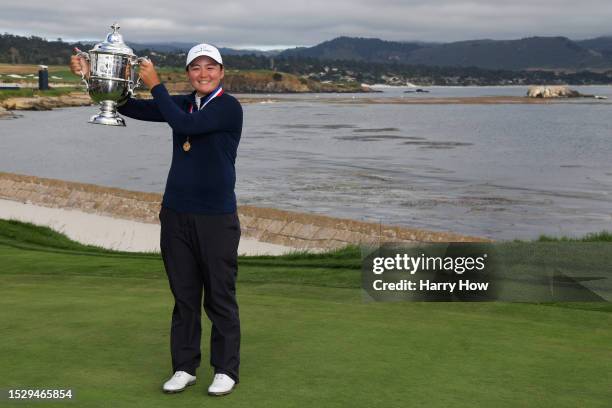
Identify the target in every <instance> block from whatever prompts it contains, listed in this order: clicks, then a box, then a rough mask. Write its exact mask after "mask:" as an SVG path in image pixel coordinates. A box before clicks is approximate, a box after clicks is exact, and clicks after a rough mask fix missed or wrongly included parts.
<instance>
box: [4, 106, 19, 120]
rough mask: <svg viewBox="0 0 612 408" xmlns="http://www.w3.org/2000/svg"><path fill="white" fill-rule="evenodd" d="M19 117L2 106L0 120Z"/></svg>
mask: <svg viewBox="0 0 612 408" xmlns="http://www.w3.org/2000/svg"><path fill="white" fill-rule="evenodd" d="M18 117H19V115H17V114H15V113H13V112H11V111H10V110H7V109H6V108H3V107H2V106H0V119H15V118H18Z"/></svg>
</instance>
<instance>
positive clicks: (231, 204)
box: [118, 84, 242, 214]
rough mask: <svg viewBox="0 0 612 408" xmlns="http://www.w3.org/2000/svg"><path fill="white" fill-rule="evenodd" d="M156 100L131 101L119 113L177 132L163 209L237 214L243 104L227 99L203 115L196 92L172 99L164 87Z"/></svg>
mask: <svg viewBox="0 0 612 408" xmlns="http://www.w3.org/2000/svg"><path fill="white" fill-rule="evenodd" d="M151 94H152V95H153V99H152V100H139V99H133V98H130V99H128V101H127V102H126V103H125V104H124V105H123V106H120V107H119V108H118V111H119V113H121V114H122V115H125V116H129V117H131V118H134V119H139V120H146V121H152V122H168V124H169V125H170V127H171V128H172V139H173V144H172V145H173V147H172V164H171V166H170V172H169V174H168V180H167V182H166V191H165V193H164V199H163V202H162V205H163V206H164V207H168V208H171V209H173V210H175V211H177V212H181V213H195V214H228V213H233V212H235V211H236V194H235V192H234V187H235V184H236V169H235V163H236V151H237V149H238V143H239V142H240V135H241V133H242V107H241V106H240V102H238V101H237V100H236V98H234V97H233V96H230V95H228V94H226V93H223V94H222V95H221V96H218V97H216V98H214V99H213V100H211V101H210V102H209V103H208V104H207V105H206V106H205V107H204V108H202V109H201V110H199V111H198V110H197V107H196V104H195V91H194V92H192V93H191V94H188V95H176V96H170V94H169V93H168V91H167V90H166V87H165V86H164V85H163V84H159V85H157V86H155V87H153V89H152V90H151ZM202 100H204V98H202ZM191 107H193V108H192V109H193V113H190V108H191ZM188 136H189V142H190V143H191V149H190V150H189V152H185V151H184V150H183V143H185V141H186V140H187V137H188Z"/></svg>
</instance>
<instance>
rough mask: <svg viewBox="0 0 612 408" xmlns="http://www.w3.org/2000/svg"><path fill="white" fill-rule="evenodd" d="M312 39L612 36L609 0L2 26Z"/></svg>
mask: <svg viewBox="0 0 612 408" xmlns="http://www.w3.org/2000/svg"><path fill="white" fill-rule="evenodd" d="M113 21H118V22H119V25H120V26H121V32H122V34H123V36H124V39H125V40H127V41H132V42H153V41H154V42H160V41H161V42H170V41H180V42H189V43H199V42H210V43H212V44H215V45H217V46H226V47H236V48H245V47H258V48H268V49H269V48H276V47H279V46H280V47H281V48H285V47H290V46H297V45H305V46H312V45H315V44H318V43H320V42H322V41H325V40H330V39H332V38H335V37H338V36H341V35H346V36H353V37H375V38H381V39H384V40H399V41H443V42H447V41H458V40H469V39H481V38H491V39H516V38H523V37H528V36H535V35H541V36H553V35H554V36H557V35H562V36H566V37H569V38H572V39H584V38H591V37H597V36H601V35H611V34H612V0H571V1H570V0H487V1H485V0H472V1H466V0H457V1H452V0H429V1H421V0H404V1H402V0H339V1H329V0H300V1H295V0H284V1H269V0H238V1H232V0H224V1H221V0H217V1H203V0H199V1H195V0H187V1H178V2H172V1H171V0H163V1H161V0H152V1H146V2H145V1H140V0H136V1H128V0H121V1H119V0H100V1H98V0H88V1H81V2H79V1H70V2H68V1H51V0H20V1H18V0H0V32H8V33H11V34H18V35H28V36H29V35H36V36H40V37H44V38H48V39H56V38H58V37H61V38H63V39H64V40H68V41H72V40H77V39H83V40H96V41H101V40H102V39H103V38H104V36H105V34H106V33H107V32H108V31H110V30H109V29H108V27H109V26H110V25H111V24H112V23H113Z"/></svg>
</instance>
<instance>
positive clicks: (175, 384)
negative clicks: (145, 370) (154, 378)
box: [163, 371, 196, 393]
mask: <svg viewBox="0 0 612 408" xmlns="http://www.w3.org/2000/svg"><path fill="white" fill-rule="evenodd" d="M195 382H196V378H195V376H194V375H191V374H189V373H186V372H185V371H177V372H176V373H174V375H173V376H172V378H170V379H169V380H168V381H166V382H165V383H164V386H163V390H164V392H167V393H174V392H181V391H183V390H184V389H185V388H187V386H188V385H193V384H195Z"/></svg>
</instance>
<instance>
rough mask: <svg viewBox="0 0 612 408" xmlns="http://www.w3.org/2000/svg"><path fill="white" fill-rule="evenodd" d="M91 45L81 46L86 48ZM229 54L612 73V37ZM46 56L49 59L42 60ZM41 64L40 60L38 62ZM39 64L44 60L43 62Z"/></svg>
mask: <svg viewBox="0 0 612 408" xmlns="http://www.w3.org/2000/svg"><path fill="white" fill-rule="evenodd" d="M91 44H93V43H92V42H82V43H76V45H79V46H80V47H81V48H83V49H87V46H88V45H91ZM128 44H129V45H130V46H131V47H132V48H133V49H134V51H135V52H137V53H141V52H142V51H145V50H148V51H149V52H150V51H153V52H158V53H164V54H168V55H172V56H173V57H172V58H173V59H174V60H176V61H178V60H180V59H181V58H183V57H182V56H180V55H181V54H182V53H185V52H187V51H188V50H189V48H190V47H191V46H192V45H193V44H192V43H183V42H170V43H128ZM73 45H75V44H68V43H63V42H61V41H46V40H44V39H42V38H40V37H20V36H15V35H11V34H2V35H0V62H12V63H47V64H61V63H65V62H64V61H65V60H67V57H68V56H69V55H70V53H71V47H72V46H73ZM221 53H222V54H223V55H227V56H256V57H275V59H276V58H278V59H287V58H289V59H291V58H302V59H315V60H320V61H331V60H336V61H355V62H360V63H383V64H396V65H414V66H430V67H434V66H435V67H476V68H481V69H490V70H491V69H492V70H512V71H524V70H555V71H570V72H571V71H582V70H591V71H607V70H612V37H598V38H592V39H588V40H580V41H573V40H570V39H569V38H566V37H529V38H523V39H519V40H471V41H457V42H450V43H423V42H399V41H385V40H380V39H376V38H353V37H338V38H335V39H333V40H330V41H325V42H323V43H321V44H318V45H315V46H313V47H300V48H294V49H287V50H275V51H261V50H238V49H232V48H221ZM43 55H44V58H43ZM34 60H37V61H34ZM38 60H40V61H38Z"/></svg>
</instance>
